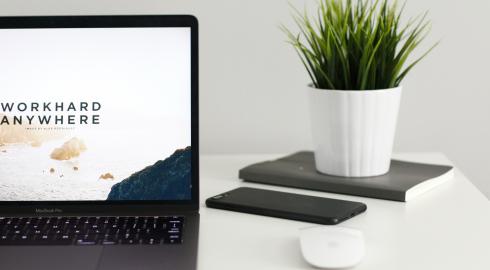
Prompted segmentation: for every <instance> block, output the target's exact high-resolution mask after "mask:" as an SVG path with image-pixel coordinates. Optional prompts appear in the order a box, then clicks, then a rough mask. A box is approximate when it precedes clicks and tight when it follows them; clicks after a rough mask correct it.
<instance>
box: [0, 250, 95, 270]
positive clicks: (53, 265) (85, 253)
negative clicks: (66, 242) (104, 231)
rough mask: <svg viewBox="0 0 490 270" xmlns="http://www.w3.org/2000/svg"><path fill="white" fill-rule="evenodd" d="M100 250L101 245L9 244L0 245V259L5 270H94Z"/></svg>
mask: <svg viewBox="0 0 490 270" xmlns="http://www.w3.org/2000/svg"><path fill="white" fill-rule="evenodd" d="M101 252H102V246H90V247H87V246H85V247H83V246H17V247H16V246H10V247H0V261H1V268H2V269H6V270H10V269H15V270H27V269H29V270H30V269H50V270H58V269H59V270H67V269H70V270H92V269H94V270H95V269H97V264H98V262H99V257H100V254H101Z"/></svg>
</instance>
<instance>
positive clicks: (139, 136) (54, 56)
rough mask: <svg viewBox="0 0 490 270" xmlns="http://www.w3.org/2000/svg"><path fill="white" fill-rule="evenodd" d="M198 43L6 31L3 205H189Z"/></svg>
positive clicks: (138, 35) (95, 31)
mask: <svg viewBox="0 0 490 270" xmlns="http://www.w3.org/2000/svg"><path fill="white" fill-rule="evenodd" d="M190 39H191V31H190V28H187V27H141V28H138V27H133V28H124V27H122V28H52V29H48V28H46V29H0V201H136V200H137V201H142V200H143V201H144V200H148V201H153V200H169V201H170V200H190V199H191V149H190V145H191V42H190Z"/></svg>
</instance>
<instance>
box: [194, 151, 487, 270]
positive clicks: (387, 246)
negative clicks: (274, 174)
mask: <svg viewBox="0 0 490 270" xmlns="http://www.w3.org/2000/svg"><path fill="white" fill-rule="evenodd" d="M279 156H280V155H241V156H203V157H202V158H201V210H200V213H201V228H200V239H199V260H198V266H199V267H198V269H199V270H220V269H226V270H242V269H243V270H258V269H264V270H274V269H278V270H279V269H280V270H287V269H312V268H311V267H310V266H309V265H308V264H307V263H306V262H304V261H303V258H302V257H301V253H300V249H299V243H298V229H299V228H303V227H308V226H314V225H313V224H311V223H305V222H298V221H290V220H283V219H277V218H270V217H262V216H256V215H249V214H241V213H235V212H230V211H223V210H216V209H209V208H206V207H205V205H204V200H205V199H206V198H208V197H211V196H213V195H216V194H219V193H221V192H224V191H227V190H230V189H233V188H236V187H239V186H250V187H258V188H265V189H274V190H280V191H287V192H295V193H301V194H308V195H314V196H324V197H331V198H340V199H347V200H355V201H360V202H363V203H365V204H367V206H368V209H367V211H366V212H365V213H363V214H361V215H359V216H357V217H354V218H353V219H350V220H348V221H345V222H343V223H341V224H340V225H338V226H346V227H352V228H357V229H360V230H361V231H363V232H364V236H365V239H366V256H365V257H364V260H363V261H362V263H361V264H360V265H358V266H357V267H355V269H373V270H383V269H390V270H399V269H407V270H423V269H430V270H436V269H441V270H450V269H457V270H463V269H490V202H489V200H487V199H486V198H485V197H484V196H483V194H481V193H480V192H479V191H478V190H477V189H476V188H475V186H473V184H472V183H471V182H470V181H468V179H466V178H465V176H464V175H463V174H462V173H461V172H460V171H459V170H456V171H455V177H454V178H453V179H452V180H450V181H449V182H447V183H445V184H443V185H441V186H439V187H437V188H435V189H433V190H431V191H429V192H427V193H425V194H423V195H421V196H420V197H418V198H415V199H413V201H410V202H409V203H401V202H392V201H386V200H378V199H370V198H363V197H355V196H347V195H339V194H333V193H324V192H315V191H305V190H299V189H292V188H281V187H275V186H267V185H260V184H251V183H243V182H242V181H241V180H239V179H238V170H239V169H240V168H242V167H244V166H246V165H249V164H251V163H254V162H258V161H263V160H267V159H271V158H276V157H279ZM395 157H397V158H400V159H406V160H413V161H422V162H433V163H439V164H451V163H450V161H449V160H448V159H447V158H445V157H444V156H443V155H442V154H437V153H418V154H416V153H413V154H400V155H396V156H395ZM489 181H490V179H489Z"/></svg>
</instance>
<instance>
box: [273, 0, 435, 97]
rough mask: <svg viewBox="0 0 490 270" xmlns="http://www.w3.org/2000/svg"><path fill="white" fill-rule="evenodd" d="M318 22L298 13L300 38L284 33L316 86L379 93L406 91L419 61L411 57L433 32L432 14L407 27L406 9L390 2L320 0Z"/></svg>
mask: <svg viewBox="0 0 490 270" xmlns="http://www.w3.org/2000/svg"><path fill="white" fill-rule="evenodd" d="M319 1H320V3H319V7H318V11H317V15H318V17H317V18H310V17H309V16H308V14H307V13H306V11H305V12H303V13H302V12H300V11H298V10H297V9H295V14H294V19H295V22H296V24H297V25H298V27H299V30H300V31H299V34H293V33H292V32H291V31H290V30H288V29H287V28H286V27H282V28H283V30H284V31H285V33H286V34H287V35H288V39H289V42H290V43H291V44H292V45H293V46H294V47H295V49H296V50H297V52H298V54H299V56H300V58H301V60H302V62H303V64H304V65H305V67H306V70H307V71H308V74H309V75H310V77H311V79H312V81H313V86H314V87H316V88H320V89H337V90H373V89H388V88H394V87H397V86H399V85H400V83H401V81H402V80H403V78H405V76H406V75H407V74H408V72H409V71H410V70H411V69H412V68H413V67H414V66H415V65H416V64H417V63H418V62H419V61H420V60H422V59H423V58H424V57H425V56H426V55H427V54H428V53H429V52H430V51H431V50H432V49H433V48H434V47H435V46H436V45H437V43H436V44H434V45H433V46H432V47H430V48H429V49H428V50H427V51H425V53H423V54H422V55H421V56H420V57H419V58H417V59H415V60H414V61H413V62H411V63H409V64H407V65H405V64H406V63H407V59H408V57H409V56H410V55H411V54H412V52H413V51H414V49H415V48H416V47H417V46H418V45H419V44H420V43H421V42H422V40H424V38H425V37H426V36H427V34H428V33H429V31H430V22H429V21H428V20H427V19H426V15H427V12H426V13H424V14H423V15H420V16H418V17H416V18H413V19H411V20H409V21H408V22H407V23H406V24H403V25H402V23H401V21H400V18H401V15H402V12H403V7H401V8H399V7H398V5H397V2H396V1H395V2H394V3H392V4H388V1H387V0H374V1H370V0H358V1H352V0H345V1H342V0H319Z"/></svg>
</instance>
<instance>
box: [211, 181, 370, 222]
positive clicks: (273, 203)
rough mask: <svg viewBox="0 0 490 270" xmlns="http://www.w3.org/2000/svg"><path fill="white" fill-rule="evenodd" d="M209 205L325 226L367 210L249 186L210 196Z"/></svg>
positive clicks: (355, 205)
mask: <svg viewBox="0 0 490 270" xmlns="http://www.w3.org/2000/svg"><path fill="white" fill-rule="evenodd" d="M206 206H207V207H210V208H217V209H223V210H230V211H236V212H242V213H249V214H256V215H263V216H270V217H278V218H286V219H294V220H300V221H306V222H312V223H319V224H326V225H333V224H338V223H340V222H342V221H344V220H347V219H349V218H351V217H353V216H356V215H358V214H360V213H362V212H364V211H366V209H367V206H366V205H365V204H363V203H360V202H352V201H344V200H336V199H328V198H322V197H314V196H306V195H301V194H294V193H286V192H279V191H272V190H264V189H256V188H247V187H242V188H237V189H234V190H231V191H228V192H225V193H222V194H219V195H216V196H214V197H211V198H209V199H207V200H206Z"/></svg>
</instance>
